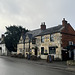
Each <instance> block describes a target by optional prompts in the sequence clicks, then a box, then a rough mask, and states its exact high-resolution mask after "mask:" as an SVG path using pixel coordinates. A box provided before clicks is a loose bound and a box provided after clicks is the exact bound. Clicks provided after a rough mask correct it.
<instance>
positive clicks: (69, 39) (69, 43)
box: [61, 19, 75, 60]
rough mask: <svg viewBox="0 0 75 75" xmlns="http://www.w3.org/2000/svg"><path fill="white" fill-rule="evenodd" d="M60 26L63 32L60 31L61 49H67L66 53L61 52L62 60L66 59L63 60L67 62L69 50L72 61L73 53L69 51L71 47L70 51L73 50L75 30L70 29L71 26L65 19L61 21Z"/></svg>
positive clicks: (74, 47)
mask: <svg viewBox="0 0 75 75" xmlns="http://www.w3.org/2000/svg"><path fill="white" fill-rule="evenodd" d="M62 25H63V26H64V28H63V30H62V31H61V34H62V39H61V41H62V44H61V46H62V48H63V49H65V48H67V47H69V48H68V51H63V52H62V58H63V59H64V58H66V59H65V60H67V58H69V50H70V51H71V56H72V58H71V59H73V55H74V54H73V51H72V50H71V47H73V48H72V49H75V46H73V45H75V30H74V29H73V28H72V26H71V25H70V24H69V23H67V21H66V20H65V19H63V21H62Z"/></svg>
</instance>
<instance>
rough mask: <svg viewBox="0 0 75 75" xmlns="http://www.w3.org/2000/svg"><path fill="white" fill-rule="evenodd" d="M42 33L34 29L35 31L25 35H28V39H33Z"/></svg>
mask: <svg viewBox="0 0 75 75" xmlns="http://www.w3.org/2000/svg"><path fill="white" fill-rule="evenodd" d="M42 32H43V30H41V29H36V30H32V31H29V32H27V33H26V35H28V36H29V38H33V37H35V36H38V35H39V34H40V33H42Z"/></svg>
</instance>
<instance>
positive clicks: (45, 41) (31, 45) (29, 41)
mask: <svg viewBox="0 0 75 75" xmlns="http://www.w3.org/2000/svg"><path fill="white" fill-rule="evenodd" d="M24 39H25V44H23V39H22V36H21V39H20V41H19V43H20V42H21V43H20V44H18V46H17V53H18V54H19V53H22V54H24V55H25V57H27V54H29V53H30V54H31V55H36V56H37V57H38V56H40V57H41V58H42V59H47V55H52V56H54V59H58V58H59V59H61V60H63V59H65V58H67V56H66V55H67V54H69V53H68V51H67V52H66V48H67V46H69V45H73V44H75V31H74V29H73V28H72V26H71V25H70V24H69V23H67V21H66V20H65V19H63V21H62V25H58V26H55V27H51V28H47V29H46V25H45V22H43V23H41V28H40V29H36V30H32V31H29V32H27V33H26V35H25V38H24ZM19 45H20V46H19Z"/></svg>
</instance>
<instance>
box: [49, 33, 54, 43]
mask: <svg viewBox="0 0 75 75" xmlns="http://www.w3.org/2000/svg"><path fill="white" fill-rule="evenodd" d="M50 41H52V42H53V41H54V35H53V34H51V35H50Z"/></svg>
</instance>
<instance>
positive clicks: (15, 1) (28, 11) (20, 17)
mask: <svg viewBox="0 0 75 75" xmlns="http://www.w3.org/2000/svg"><path fill="white" fill-rule="evenodd" d="M63 18H66V20H67V21H68V22H69V23H70V24H71V25H72V27H73V28H74V29H75V0H0V34H2V33H4V32H5V26H10V25H22V26H23V27H25V28H27V29H29V30H34V29H37V28H40V24H41V22H45V23H46V25H47V28H48V27H53V26H56V25H59V24H61V22H62V19H63Z"/></svg>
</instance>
